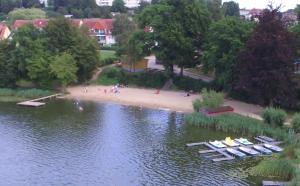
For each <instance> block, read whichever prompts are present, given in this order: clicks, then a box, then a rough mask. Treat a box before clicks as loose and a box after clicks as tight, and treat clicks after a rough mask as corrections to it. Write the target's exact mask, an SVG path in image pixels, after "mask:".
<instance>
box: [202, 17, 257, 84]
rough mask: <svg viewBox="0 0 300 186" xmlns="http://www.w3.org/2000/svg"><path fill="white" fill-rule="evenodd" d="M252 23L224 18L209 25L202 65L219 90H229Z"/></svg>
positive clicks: (234, 18) (233, 18)
mask: <svg viewBox="0 0 300 186" xmlns="http://www.w3.org/2000/svg"><path fill="white" fill-rule="evenodd" d="M252 28H253V23H251V22H245V21H243V20H241V19H240V18H236V17H225V18H223V19H220V20H219V21H217V22H214V23H212V24H211V26H210V28H209V31H208V35H207V37H206V42H205V47H204V54H203V64H204V70H205V71H206V72H208V71H213V72H214V73H215V77H216V83H217V85H218V87H219V88H226V89H230V88H231V84H232V82H233V78H234V71H235V69H236V64H237V62H238V55H239V53H240V51H241V50H242V49H243V48H244V45H245V43H246V42H247V40H248V38H249V35H250V34H251V32H252V30H253V29H252Z"/></svg>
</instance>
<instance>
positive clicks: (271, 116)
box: [262, 107, 287, 127]
mask: <svg viewBox="0 0 300 186" xmlns="http://www.w3.org/2000/svg"><path fill="white" fill-rule="evenodd" d="M262 117H263V119H264V121H265V123H268V124H270V125H273V126H274V127H277V126H278V127H281V126H283V125H284V122H285V120H286V118H287V114H286V112H285V111H284V110H282V109H279V108H272V107H268V108H266V109H265V110H264V111H263V113H262Z"/></svg>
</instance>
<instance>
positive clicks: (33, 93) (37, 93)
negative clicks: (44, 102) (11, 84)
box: [0, 88, 53, 98]
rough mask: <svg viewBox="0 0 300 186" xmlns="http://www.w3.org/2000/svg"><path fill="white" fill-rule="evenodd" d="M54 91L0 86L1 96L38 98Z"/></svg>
mask: <svg viewBox="0 0 300 186" xmlns="http://www.w3.org/2000/svg"><path fill="white" fill-rule="evenodd" d="M52 93H53V92H52V91H49V90H42V89H35V88H34V89H23V90H20V89H8V88H0V96H5V97H21V98H36V97H43V96H48V95H51V94H52Z"/></svg>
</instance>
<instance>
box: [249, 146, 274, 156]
mask: <svg viewBox="0 0 300 186" xmlns="http://www.w3.org/2000/svg"><path fill="white" fill-rule="evenodd" d="M253 148H254V149H255V150H257V151H259V152H261V153H263V154H272V151H271V150H269V149H267V148H264V147H262V146H260V145H253Z"/></svg>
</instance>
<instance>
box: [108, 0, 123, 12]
mask: <svg viewBox="0 0 300 186" xmlns="http://www.w3.org/2000/svg"><path fill="white" fill-rule="evenodd" d="M111 11H112V12H120V13H124V12H126V7H125V3H124V1H123V0H114V1H113V3H112V6H111Z"/></svg>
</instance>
